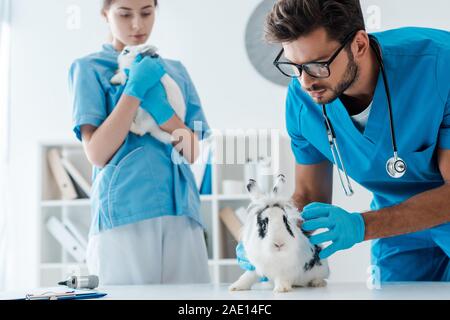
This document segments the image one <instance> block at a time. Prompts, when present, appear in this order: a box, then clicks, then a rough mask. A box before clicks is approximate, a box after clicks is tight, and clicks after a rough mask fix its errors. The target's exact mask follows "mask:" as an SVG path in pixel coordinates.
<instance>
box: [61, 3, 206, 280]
mask: <svg viewBox="0 0 450 320" xmlns="http://www.w3.org/2000/svg"><path fill="white" fill-rule="evenodd" d="M157 2H158V1H157V0H109V1H107V0H104V1H103V10H102V13H103V15H104V17H105V18H106V21H107V22H108V24H109V27H110V30H111V34H112V41H111V43H109V44H105V45H104V46H103V49H102V50H101V51H100V52H97V53H94V54H91V55H88V56H86V57H83V58H81V59H78V60H76V61H75V62H74V63H73V65H72V67H71V69H70V77H69V83H70V89H71V93H72V97H73V121H74V132H75V134H76V136H77V138H78V139H79V140H81V141H82V142H83V146H84V150H85V153H86V155H87V157H88V159H89V161H90V162H91V163H92V164H93V166H94V169H93V186H92V192H91V205H92V224H91V229H90V237H89V245H88V250H87V264H88V268H89V272H90V273H92V274H97V275H98V276H99V278H100V283H101V284H102V285H111V284H150V283H194V282H195V283H205V282H209V281H210V279H209V271H208V257H207V252H206V245H205V240H204V236H203V227H202V222H201V218H200V199H199V195H198V189H197V186H196V184H195V181H194V177H193V174H192V172H191V171H190V168H189V164H188V163H192V162H194V161H195V159H196V158H197V153H198V144H199V140H200V139H202V138H204V137H205V136H206V132H207V131H208V130H209V128H208V124H207V121H206V119H205V116H204V113H203V111H202V108H201V106H200V100H199V97H198V96H197V93H196V90H195V88H194V85H193V83H192V81H191V79H190V77H189V75H188V73H187V71H186V69H185V68H184V66H183V65H182V64H181V63H180V62H177V61H172V60H164V59H153V58H150V57H146V58H144V59H142V60H140V61H138V60H137V61H136V62H135V63H134V64H133V65H132V67H130V70H129V74H128V81H127V83H126V84H125V85H124V86H114V85H111V84H110V79H111V78H112V77H113V76H114V74H115V72H116V70H117V69H118V63H117V58H118V55H119V53H120V52H121V51H122V50H123V49H124V47H125V46H127V45H139V44H144V43H146V42H147V40H148V39H149V37H150V35H151V33H152V29H153V25H154V22H155V10H156V7H157V5H158V3H157ZM166 72H167V74H168V75H170V76H171V77H172V78H173V79H174V80H175V81H176V83H177V84H178V86H179V87H180V89H181V91H182V93H183V96H184V99H185V102H186V108H187V110H186V120H185V123H183V121H181V120H180V118H178V116H177V115H175V113H174V111H173V110H172V108H171V107H170V105H169V104H168V102H167V96H166V93H165V91H164V87H163V86H162V85H161V82H160V79H161V77H162V76H163V75H164V74H165V73H166ZM149 101H150V102H149ZM141 102H142V103H143V102H146V103H145V104H146V105H151V108H145V107H144V108H145V110H146V111H147V112H149V113H150V114H151V115H152V116H153V118H154V119H155V121H156V122H157V123H158V125H159V126H160V128H161V129H162V130H163V131H165V132H168V133H170V134H172V133H174V131H175V130H177V132H180V130H181V132H184V134H181V136H182V137H183V138H182V139H176V141H174V142H173V144H163V143H161V142H160V141H158V140H156V139H155V138H153V137H152V136H151V135H149V134H146V135H144V136H142V137H141V136H138V135H135V134H133V133H130V127H131V124H132V121H133V118H134V115H135V113H136V111H137V109H138V107H139V106H140V105H141ZM194 123H195V128H196V129H195V132H194ZM199 128H200V129H199ZM177 159H178V160H177ZM180 159H183V160H184V161H182V162H181V164H180V161H179V160H180Z"/></svg>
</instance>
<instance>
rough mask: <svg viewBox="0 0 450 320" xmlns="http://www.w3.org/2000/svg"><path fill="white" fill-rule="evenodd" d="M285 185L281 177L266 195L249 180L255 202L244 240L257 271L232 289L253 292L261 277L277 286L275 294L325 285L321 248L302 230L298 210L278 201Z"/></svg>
mask: <svg viewBox="0 0 450 320" xmlns="http://www.w3.org/2000/svg"><path fill="white" fill-rule="evenodd" d="M284 184H285V177H284V176H283V175H279V176H278V178H277V181H276V183H275V186H274V187H273V190H272V192H271V194H269V195H265V194H263V193H262V192H261V191H260V189H259V188H258V186H257V185H256V181H255V180H252V179H250V181H249V183H248V185H247V189H248V191H249V192H250V194H251V198H252V202H251V203H250V205H249V207H248V209H247V218H246V221H245V223H244V226H243V228H242V235H241V240H242V243H243V245H244V248H245V252H246V256H247V259H248V261H249V262H250V263H251V264H252V265H253V266H255V271H246V272H245V273H244V274H243V275H242V276H241V277H240V278H239V279H238V280H237V281H236V282H235V283H233V284H232V285H231V286H230V287H229V290H231V291H237V290H250V289H251V287H252V285H253V284H255V283H257V282H258V281H259V279H260V277H262V276H265V277H267V278H268V279H269V281H271V282H272V283H273V284H274V292H288V291H291V290H292V287H293V286H299V287H304V286H309V287H322V286H326V281H325V279H326V278H328V276H329V268H328V263H327V261H326V260H320V259H319V252H320V250H321V248H320V247H319V246H314V245H312V244H311V243H310V242H309V239H308V237H307V235H305V234H304V233H303V231H302V230H301V228H300V222H301V220H300V219H301V218H300V214H299V213H298V211H297V209H296V208H295V207H294V206H293V205H292V204H291V202H289V201H286V200H283V199H280V198H279V196H278V194H279V191H280V189H281V187H282V186H283V185H284Z"/></svg>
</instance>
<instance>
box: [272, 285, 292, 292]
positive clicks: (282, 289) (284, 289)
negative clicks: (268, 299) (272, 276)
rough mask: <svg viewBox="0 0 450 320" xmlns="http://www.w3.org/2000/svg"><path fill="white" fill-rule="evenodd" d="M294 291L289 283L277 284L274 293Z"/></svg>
mask: <svg viewBox="0 0 450 320" xmlns="http://www.w3.org/2000/svg"><path fill="white" fill-rule="evenodd" d="M289 291H292V285H291V284H290V283H288V282H275V287H274V289H273V292H275V293H283V292H289Z"/></svg>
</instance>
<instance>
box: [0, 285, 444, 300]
mask: <svg viewBox="0 0 450 320" xmlns="http://www.w3.org/2000/svg"><path fill="white" fill-rule="evenodd" d="M98 290H99V291H102V292H105V293H107V296H105V297H104V298H102V299H118V300H430V299H433V300H450V283H448V282H447V283H446V282H413V283H406V282H405V283H391V284H385V285H382V286H381V288H379V289H370V288H369V287H368V286H367V284H366V283H329V284H328V285H327V286H326V287H323V288H294V290H293V291H291V292H288V293H274V292H273V291H272V288H271V287H269V286H268V285H259V284H258V285H256V286H254V289H253V290H251V291H239V292H230V291H228V284H219V285H213V284H202V285H199V284H196V285H167V284H165V285H148V286H109V287H108V286H107V287H100V288H98ZM21 294H22V297H23V293H18V292H16V293H12V292H9V293H7V292H4V293H0V299H8V298H12V297H14V296H16V297H17V296H20V295H21Z"/></svg>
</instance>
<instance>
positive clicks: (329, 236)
mask: <svg viewBox="0 0 450 320" xmlns="http://www.w3.org/2000/svg"><path fill="white" fill-rule="evenodd" d="M302 217H303V219H305V222H303V225H302V229H303V230H305V231H314V230H317V229H321V228H327V229H328V231H325V232H322V233H320V234H317V235H314V236H312V237H311V238H309V240H310V242H311V243H312V244H314V245H317V244H320V243H323V242H328V241H332V244H330V245H329V246H328V247H326V248H325V249H323V250H322V251H321V252H320V254H319V257H320V259H326V258H328V257H329V256H331V255H332V254H334V253H335V252H336V251H338V250H344V249H349V248H351V247H353V246H354V245H355V244H357V243H359V242H362V241H363V240H364V234H365V225H364V218H363V217H362V215H361V214H360V213H349V212H347V211H345V210H344V209H341V208H339V207H336V206H332V205H329V204H324V203H311V204H309V205H307V206H306V207H304V208H303V212H302Z"/></svg>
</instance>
